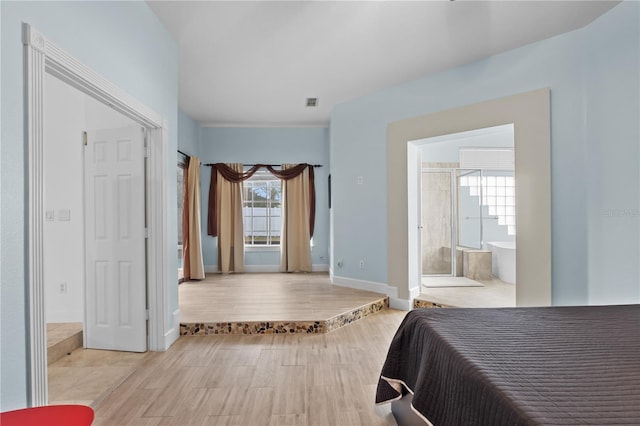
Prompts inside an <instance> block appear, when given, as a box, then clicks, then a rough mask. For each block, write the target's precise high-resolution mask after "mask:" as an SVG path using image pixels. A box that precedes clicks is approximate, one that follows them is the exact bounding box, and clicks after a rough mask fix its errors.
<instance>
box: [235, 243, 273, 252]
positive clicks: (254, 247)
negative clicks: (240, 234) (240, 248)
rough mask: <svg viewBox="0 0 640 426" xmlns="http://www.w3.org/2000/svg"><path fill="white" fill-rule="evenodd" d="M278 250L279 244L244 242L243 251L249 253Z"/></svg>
mask: <svg viewBox="0 0 640 426" xmlns="http://www.w3.org/2000/svg"><path fill="white" fill-rule="evenodd" d="M274 251H275V252H280V245H266V244H265V245H259V244H245V245H244V252H245V253H247V252H251V253H260V252H263V253H268V252H274Z"/></svg>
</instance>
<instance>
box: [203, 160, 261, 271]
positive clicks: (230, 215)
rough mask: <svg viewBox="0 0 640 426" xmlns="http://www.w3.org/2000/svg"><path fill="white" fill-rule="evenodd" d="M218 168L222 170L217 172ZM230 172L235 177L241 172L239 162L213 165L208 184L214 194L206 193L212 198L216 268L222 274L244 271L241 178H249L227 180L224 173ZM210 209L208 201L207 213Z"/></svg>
mask: <svg viewBox="0 0 640 426" xmlns="http://www.w3.org/2000/svg"><path fill="white" fill-rule="evenodd" d="M220 170H224V171H223V172H220ZM230 171H232V172H233V173H234V176H236V175H242V174H243V172H242V164H238V163H235V164H230V165H225V167H224V168H222V167H219V168H212V170H211V186H212V188H213V189H214V190H215V193H214V196H213V197H211V193H210V196H209V202H210V203H211V200H212V198H213V201H214V205H213V210H214V211H215V231H216V235H217V237H218V270H219V271H220V272H222V273H225V274H226V273H229V272H243V271H244V229H243V217H242V181H243V180H245V179H248V178H249V176H247V177H245V178H244V179H235V181H231V180H228V179H226V178H225V177H224V174H226V175H231V174H230V173H229V172H230ZM223 173H224V174H223ZM253 173H255V171H254V172H253ZM214 175H215V176H214ZM218 175H219V176H218ZM209 191H211V187H210V188H209ZM211 210H212V209H211V204H209V213H210V214H211ZM209 235H211V233H209Z"/></svg>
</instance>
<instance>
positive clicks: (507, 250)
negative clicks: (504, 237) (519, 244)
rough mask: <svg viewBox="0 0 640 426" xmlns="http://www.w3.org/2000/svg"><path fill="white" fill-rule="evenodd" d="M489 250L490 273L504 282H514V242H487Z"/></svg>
mask: <svg viewBox="0 0 640 426" xmlns="http://www.w3.org/2000/svg"><path fill="white" fill-rule="evenodd" d="M487 249H489V250H491V273H492V274H493V275H494V276H495V277H496V278H498V279H499V280H501V281H504V282H506V283H510V284H515V283H516V242H515V241H495V242H491V243H487Z"/></svg>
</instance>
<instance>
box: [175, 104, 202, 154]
mask: <svg viewBox="0 0 640 426" xmlns="http://www.w3.org/2000/svg"><path fill="white" fill-rule="evenodd" d="M178 149H179V150H180V151H182V152H184V153H185V154H187V155H191V156H193V155H195V156H196V157H199V156H200V126H199V125H198V123H196V122H195V121H194V120H193V119H192V118H191V117H189V116H188V115H187V114H186V113H185V112H184V111H182V110H181V109H178Z"/></svg>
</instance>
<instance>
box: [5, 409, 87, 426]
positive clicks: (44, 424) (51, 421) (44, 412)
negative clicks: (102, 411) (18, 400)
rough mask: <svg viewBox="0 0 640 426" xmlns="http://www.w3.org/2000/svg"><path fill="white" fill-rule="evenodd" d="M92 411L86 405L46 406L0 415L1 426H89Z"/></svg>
mask: <svg viewBox="0 0 640 426" xmlns="http://www.w3.org/2000/svg"><path fill="white" fill-rule="evenodd" d="M93 417H94V413H93V409H92V408H91V407H87V406H86V405H47V406H44V407H32V408H22V409H20V410H13V411H7V412H5V413H0V425H2V426H90V425H91V423H93Z"/></svg>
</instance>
